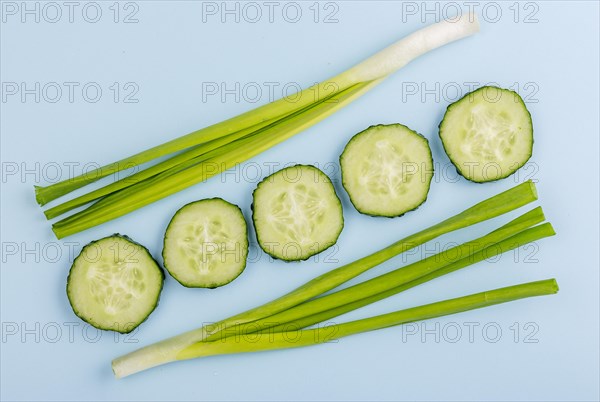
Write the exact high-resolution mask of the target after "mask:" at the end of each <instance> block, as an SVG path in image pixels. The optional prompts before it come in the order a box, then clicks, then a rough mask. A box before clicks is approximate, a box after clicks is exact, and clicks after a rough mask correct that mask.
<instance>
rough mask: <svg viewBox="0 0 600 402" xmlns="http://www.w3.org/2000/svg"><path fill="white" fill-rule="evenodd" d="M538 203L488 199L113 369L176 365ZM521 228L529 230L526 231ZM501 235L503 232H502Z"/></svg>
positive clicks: (526, 190) (526, 195) (516, 196)
mask: <svg viewBox="0 0 600 402" xmlns="http://www.w3.org/2000/svg"><path fill="white" fill-rule="evenodd" d="M536 199H537V193H536V191H535V186H534V184H533V183H532V182H525V183H522V184H519V185H517V186H515V187H513V188H512V189H509V190H507V191H505V192H503V193H500V194H498V195H495V196H493V197H491V198H489V199H487V200H484V201H482V202H480V203H478V204H476V205H474V206H472V207H471V208H468V209H466V210H465V211H463V212H461V213H459V214H457V215H455V216H453V217H450V218H448V219H446V220H444V221H442V222H440V223H438V224H436V225H434V226H431V227H429V228H427V229H425V230H422V231H420V232H418V233H415V234H413V235H411V236H408V237H406V238H404V239H402V240H399V241H397V242H395V243H393V244H392V245H390V246H388V247H386V248H384V249H383V250H380V251H378V252H375V253H373V254H371V255H369V256H366V257H363V258H361V259H359V260H357V261H355V262H352V263H350V264H347V265H345V266H342V267H340V268H337V269H334V270H332V271H330V272H327V273H325V274H323V275H321V276H319V277H317V278H315V279H313V280H311V281H309V282H307V283H306V284H304V285H302V286H300V287H299V288H297V289H296V290H294V291H292V292H290V293H288V294H286V295H284V296H281V297H279V298H277V299H275V300H273V301H271V302H269V303H266V304H264V305H262V306H259V307H256V308H253V309H251V310H248V311H246V312H244V313H241V314H237V315H235V316H233V317H230V318H228V319H225V320H223V321H220V322H219V323H217V324H215V325H211V326H210V327H208V326H205V327H202V328H199V329H196V330H192V331H188V332H186V333H184V334H181V335H178V336H175V337H173V338H170V339H166V340H164V341H161V342H159V343H156V344H154V345H150V346H147V347H144V348H142V349H139V350H137V351H134V352H132V353H130V354H128V355H126V356H122V357H120V358H118V359H116V360H115V361H114V362H113V370H114V371H115V374H116V375H117V376H118V377H123V376H126V375H129V374H133V373H135V372H138V371H141V370H144V369H147V368H150V367H153V366H157V365H160V364H164V363H167V362H170V361H174V360H176V359H177V354H178V353H179V352H180V351H181V350H183V349H185V348H186V347H188V346H190V345H192V344H194V343H197V342H200V341H203V340H204V339H206V338H207V337H208V336H210V335H213V334H215V333H216V332H218V331H221V330H223V329H224V328H228V327H232V326H235V325H240V324H243V323H250V322H252V321H256V320H260V319H263V318H266V317H270V316H272V315H274V314H277V313H280V312H282V311H285V310H288V309H291V308H293V307H294V306H297V305H300V304H301V303H304V302H306V301H308V300H310V299H312V298H314V297H317V296H320V295H322V294H323V293H325V292H327V291H329V290H332V289H334V288H336V287H338V286H340V285H341V284H343V283H345V282H347V281H349V280H350V279H352V278H354V277H356V276H358V275H360V274H362V273H364V272H365V271H367V270H369V269H371V268H373V267H375V266H376V265H379V264H381V263H382V262H384V261H387V260H389V259H390V258H392V257H394V256H396V255H398V254H400V253H402V252H405V251H407V250H410V249H412V248H414V247H417V246H418V245H420V244H423V243H425V242H427V241H430V240H432V239H434V238H436V237H439V236H441V235H443V234H446V233H450V232H452V231H455V230H458V229H461V228H465V227H468V226H471V225H474V224H476V223H479V222H483V221H485V220H488V219H491V218H494V217H497V216H499V215H502V214H504V213H506V212H509V211H512V210H514V209H516V208H519V207H521V206H523V205H526V204H528V203H530V202H532V201H534V200H536ZM540 213H541V211H538V212H530V213H529V214H526V216H529V217H532V216H533V215H537V216H538V218H539V214H540ZM538 218H535V219H533V220H531V221H530V224H534V222H538V221H539V219H538ZM521 223H522V219H517V220H515V221H513V222H512V224H519V225H520V224H521ZM509 226H510V225H509ZM521 228H522V229H524V227H521ZM499 230H503V229H502V228H501V229H499ZM505 234H506V232H505ZM509 234H510V233H509ZM496 240H500V237H498V238H497V239H496Z"/></svg>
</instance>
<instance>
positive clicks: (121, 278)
mask: <svg viewBox="0 0 600 402" xmlns="http://www.w3.org/2000/svg"><path fill="white" fill-rule="evenodd" d="M440 138H441V140H442V144H443V146H444V149H445V151H446V153H447V154H448V156H449V158H450V160H451V161H452V163H453V164H454V165H455V166H456V169H457V171H458V172H459V173H460V174H461V175H463V176H464V177H465V178H467V179H469V180H472V181H475V182H485V181H492V180H498V179H501V178H504V177H507V176H509V175H510V174H512V173H513V172H514V171H516V170H517V169H518V168H519V167H521V166H523V164H525V162H526V161H527V160H528V159H529V157H530V156H531V153H532V146H533V128H532V123H531V116H530V114H529V112H528V111H527V108H526V107H525V104H524V103H523V100H522V99H521V98H520V97H519V95H518V94H516V93H515V92H512V91H509V90H504V89H500V88H496V87H483V88H480V89H478V90H476V91H474V92H472V93H470V94H468V95H466V96H465V97H464V98H462V99H461V100H459V101H457V102H455V103H453V104H452V105H450V106H449V107H448V109H447V111H446V114H445V116H444V119H443V120H442V122H441V124H440ZM340 165H341V171H342V185H343V187H344V188H345V189H346V191H347V193H348V195H349V197H350V200H351V202H352V204H353V205H354V206H355V208H356V209H357V210H358V211H359V212H361V213H364V214H368V215H374V216H386V217H396V216H401V215H403V214H404V213H406V212H408V211H411V210H414V209H416V208H418V207H419V206H420V205H421V204H422V203H423V202H425V200H426V199H427V194H428V192H429V187H430V183H431V179H432V177H433V159H432V154H431V150H430V147H429V143H428V141H427V139H426V138H425V137H423V136H422V135H420V134H418V133H416V132H415V131H413V130H411V129H409V128H408V127H406V126H404V125H401V124H392V125H377V126H372V127H369V128H368V129H366V130H365V131H363V132H361V133H358V134H357V135H355V136H354V137H353V138H352V139H351V140H350V141H349V142H348V144H347V145H346V147H345V149H344V151H343V153H342V155H341V156H340ZM490 165H492V166H493V167H494V168H493V169H490V168H489V166H490ZM252 220H253V224H254V228H255V230H256V237H257V240H258V244H259V245H260V247H261V248H262V249H263V250H264V251H265V252H266V253H267V254H269V255H271V256H273V257H275V258H278V259H282V260H286V261H299V260H305V259H307V258H309V257H311V256H313V255H315V254H317V253H320V252H322V251H323V250H325V249H327V248H329V247H330V246H332V245H333V244H335V243H336V241H337V239H338V237H339V235H340V233H341V231H342V228H343V226H344V218H343V213H342V204H341V202H340V199H339V198H338V196H337V194H336V192H335V189H334V186H333V184H332V183H331V180H330V179H329V177H327V175H326V174H325V173H323V172H322V171H320V170H319V169H317V168H316V167H314V166H308V165H296V166H291V167H288V168H285V169H282V170H280V171H278V172H275V173H274V174H272V175H270V176H268V177H267V178H265V179H264V180H263V181H262V182H260V183H259V184H258V186H257V188H256V189H255V190H254V193H253V203H252ZM247 255H248V230H247V225H246V220H245V219H244V216H243V214H242V211H241V210H240V208H239V207H237V206H236V205H233V204H231V203H229V202H227V201H225V200H222V199H220V198H213V199H205V200H201V201H196V202H192V203H190V204H187V205H185V206H184V207H182V208H181V209H180V210H179V211H177V213H176V214H175V215H174V216H173V218H172V219H171V222H170V223H169V225H168V227H167V230H166V233H165V236H164V247H163V253H162V257H163V262H164V267H165V268H166V269H167V271H168V272H169V273H170V274H171V276H172V277H173V278H175V279H176V280H177V281H178V282H180V283H181V284H182V285H184V286H187V287H201V288H216V287H219V286H223V285H225V284H227V283H229V282H231V281H233V280H234V279H235V278H237V277H238V276H239V275H240V274H241V273H242V271H243V270H244V268H245V266H246V259H247ZM163 281H164V274H163V271H162V269H161V267H160V265H159V264H158V262H157V261H156V260H155V259H154V258H153V257H152V255H151V254H150V253H149V251H148V250H147V249H145V248H144V247H143V246H141V245H139V244H137V243H135V242H133V241H132V240H131V239H129V238H128V237H126V236H121V235H119V234H115V235H112V236H109V237H106V238H104V239H101V240H98V241H95V242H92V243H90V244H88V245H87V246H86V247H84V248H83V250H82V252H81V254H80V255H79V256H78V257H77V258H76V259H75V261H74V263H73V265H72V267H71V271H70V274H69V279H68V283H67V294H68V297H69V301H70V303H71V306H72V307H73V310H74V312H75V313H76V314H77V315H78V316H79V317H81V318H82V319H83V320H84V321H86V322H88V323H90V324H91V325H93V326H95V327H97V328H101V329H107V330H113V331H118V332H130V331H132V330H133V329H134V328H136V327H137V326H138V325H139V324H141V323H142V322H143V321H144V320H145V319H146V318H147V317H148V316H149V315H150V313H151V312H152V311H153V310H154V308H155V307H156V305H157V304H158V299H159V295H160V292H161V290H162V286H163Z"/></svg>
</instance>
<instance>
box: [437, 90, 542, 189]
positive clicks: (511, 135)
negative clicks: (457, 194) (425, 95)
mask: <svg viewBox="0 0 600 402" xmlns="http://www.w3.org/2000/svg"><path fill="white" fill-rule="evenodd" d="M440 138H441V139H442V144H443V145H444V149H445V150H446V153H447V154H448V157H449V158H450V161H451V162H452V163H453V164H454V166H456V170H457V171H458V173H460V174H461V175H462V176H464V177H465V178H466V179H468V180H471V181H474V182H478V183H483V182H488V181H494V180H499V179H503V178H505V177H508V176H510V175H511V174H513V173H514V172H515V171H516V170H518V169H519V168H520V167H521V166H523V165H524V164H525V162H527V161H528V160H529V158H530V157H531V154H532V152H533V124H532V122H531V115H530V114H529V111H528V110H527V107H526V106H525V102H523V99H521V97H520V96H519V94H517V93H516V92H514V91H510V90H508V89H502V88H497V87H490V86H486V87H481V88H479V89H477V90H475V91H473V92H471V93H468V94H467V95H465V96H464V97H463V98H462V99H460V100H458V101H456V102H454V103H453V104H451V105H450V106H448V109H447V110H446V114H445V115H444V119H443V120H442V122H441V123H440Z"/></svg>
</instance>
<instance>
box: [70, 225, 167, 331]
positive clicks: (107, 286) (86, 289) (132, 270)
mask: <svg viewBox="0 0 600 402" xmlns="http://www.w3.org/2000/svg"><path fill="white" fill-rule="evenodd" d="M164 278H165V276H164V273H163V271H162V269H161V268H160V267H159V265H158V263H157V262H156V261H155V260H154V258H152V256H151V255H150V253H149V252H148V250H147V249H146V248H145V247H144V246H142V245H140V244H138V243H135V242H134V241H133V240H131V239H130V238H128V237H127V236H121V235H119V234H114V235H112V236H109V237H105V238H103V239H100V240H97V241H93V242H91V243H89V244H88V245H86V246H85V247H84V248H83V249H82V250H81V253H80V254H79V255H78V256H77V258H75V261H73V265H72V266H71V270H70V272H69V279H68V280H67V296H68V298H69V302H70V303H71V307H72V308H73V311H74V312H75V314H76V315H77V316H78V317H79V318H81V319H82V320H83V321H85V322H87V323H89V324H90V325H92V326H94V327H96V328H99V329H105V330H110V331H116V332H121V333H128V332H131V331H133V330H134V329H135V328H137V326H138V325H140V324H141V323H142V322H144V320H146V318H148V316H149V315H150V313H151V312H152V311H153V310H154V309H155V308H156V306H157V305H158V299H159V296H160V291H161V290H162V287H163V281H164Z"/></svg>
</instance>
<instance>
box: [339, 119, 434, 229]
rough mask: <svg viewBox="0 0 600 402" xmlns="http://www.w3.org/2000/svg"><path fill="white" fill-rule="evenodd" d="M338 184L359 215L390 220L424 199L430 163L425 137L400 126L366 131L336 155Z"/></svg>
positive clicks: (393, 125)
mask: <svg viewBox="0 0 600 402" xmlns="http://www.w3.org/2000/svg"><path fill="white" fill-rule="evenodd" d="M340 166H341V168H342V185H343V186H344V188H345V189H346V191H347V192H348V195H349V196H350V201H352V204H353V205H354V207H355V208H356V209H357V210H358V212H360V213H363V214H366V215H372V216H386V217H389V218H392V217H396V216H401V215H404V214H405V213H406V212H408V211H412V210H414V209H416V208H418V207H419V205H421V204H422V203H424V202H425V200H426V199H427V194H428V193H429V186H430V184H431V178H432V177H433V159H432V158H431V149H430V148H429V142H428V141H427V139H426V138H425V137H423V136H422V135H420V134H418V133H416V132H415V131H413V130H411V129H410V128H408V127H406V126H404V125H402V124H390V125H377V126H371V127H369V128H367V129H366V130H364V131H362V132H360V133H358V134H356V135H355V136H354V137H352V139H350V141H349V142H348V144H347V145H346V148H344V151H343V152H342V155H341V156H340Z"/></svg>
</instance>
